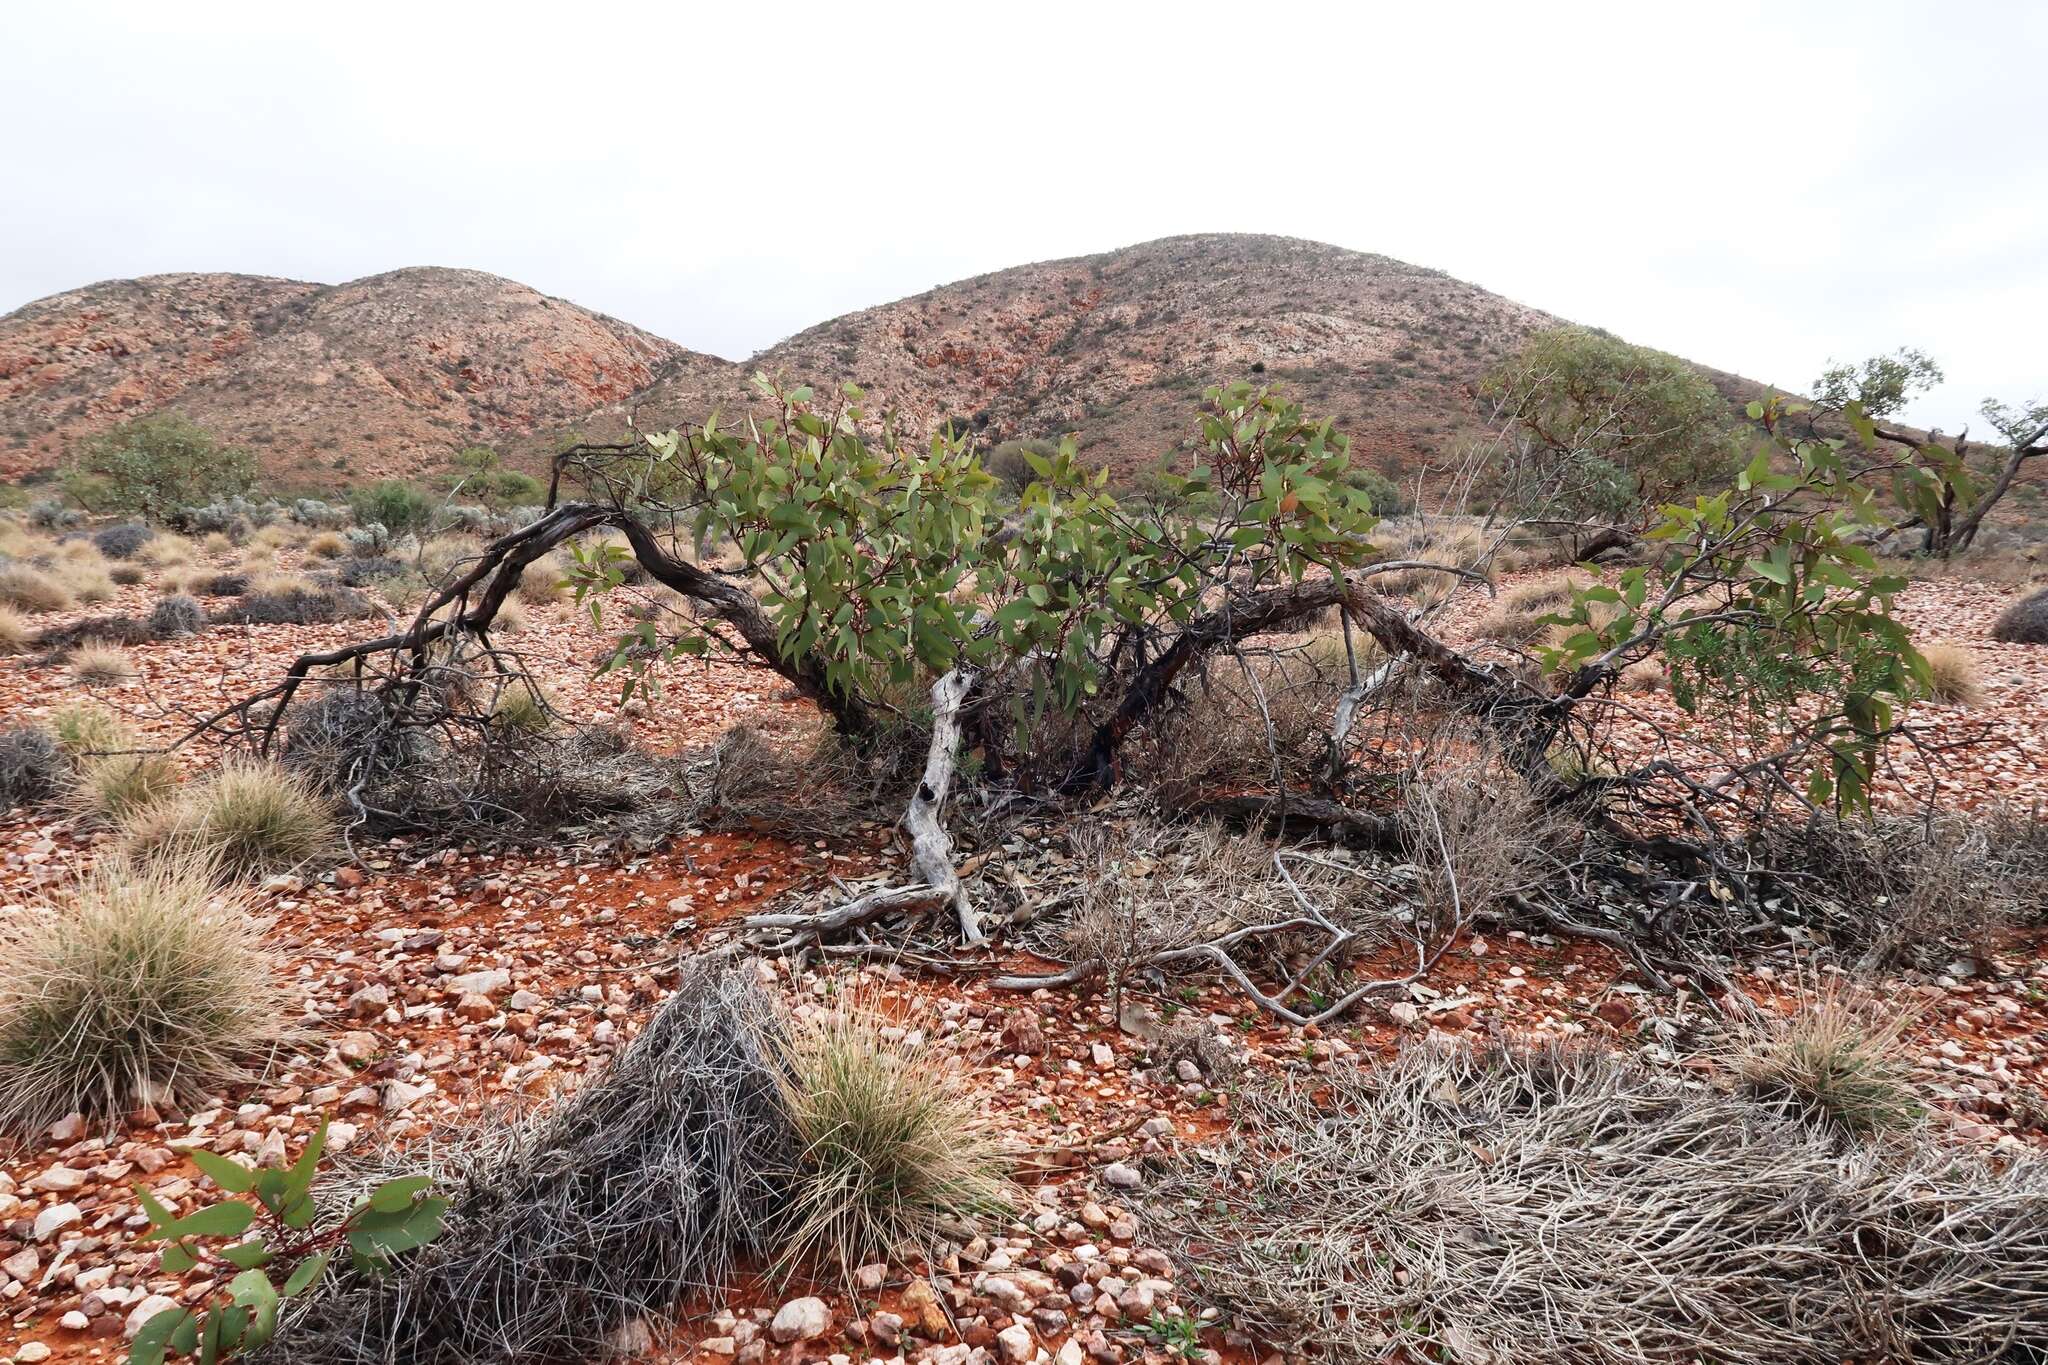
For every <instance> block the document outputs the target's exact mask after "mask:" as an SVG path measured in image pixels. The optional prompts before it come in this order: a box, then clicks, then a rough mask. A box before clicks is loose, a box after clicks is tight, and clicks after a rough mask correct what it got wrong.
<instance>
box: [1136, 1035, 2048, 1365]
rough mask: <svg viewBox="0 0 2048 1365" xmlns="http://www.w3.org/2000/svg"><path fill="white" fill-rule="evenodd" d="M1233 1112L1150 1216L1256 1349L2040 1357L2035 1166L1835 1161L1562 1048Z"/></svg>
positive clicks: (1398, 1354)
mask: <svg viewBox="0 0 2048 1365" xmlns="http://www.w3.org/2000/svg"><path fill="white" fill-rule="evenodd" d="M1318 1081H1319V1083H1321V1082H1322V1078H1318ZM1243 1112H1245V1114H1246V1119H1245V1128H1244V1129H1243V1131H1242V1132H1241V1133H1240V1135H1239V1136H1238V1137H1237V1138H1236V1139H1235V1140H1234V1141H1232V1142H1230V1143H1227V1144H1224V1145H1222V1146H1221V1147H1211V1148H1209V1149H1208V1150H1206V1151H1205V1152H1204V1153H1203V1159H1202V1160H1195V1159H1192V1158H1190V1159H1186V1160H1183V1161H1182V1162H1180V1163H1179V1164H1178V1165H1177V1166H1176V1167H1175V1168H1174V1169H1173V1170H1172V1171H1171V1172H1170V1174H1169V1176H1168V1177H1167V1179H1166V1180H1165V1181H1164V1182H1163V1184H1162V1186H1161V1187H1160V1188H1159V1190H1158V1199H1157V1202H1156V1203H1155V1204H1154V1216H1155V1219H1157V1220H1158V1221H1161V1222H1163V1223H1164V1224H1165V1226H1166V1230H1167V1231H1168V1232H1169V1233H1170V1235H1171V1237H1172V1242H1173V1244H1175V1245H1177V1251H1178V1255H1177V1259H1178V1260H1179V1261H1180V1262H1181V1264H1182V1265H1183V1266H1184V1267H1185V1268H1186V1270H1187V1273H1188V1274H1189V1276H1190V1277H1191V1279H1192V1281H1193V1283H1194V1285H1195V1286H1196V1287H1197V1288H1198V1290H1199V1292H1200V1293H1201V1295H1202V1296H1203V1297H1204V1298H1205V1299H1206V1300H1207V1301H1208V1302H1210V1303H1212V1304H1214V1305H1216V1306H1217V1307H1219V1308H1221V1309H1223V1310H1224V1311H1225V1312H1226V1313H1228V1314H1229V1315H1230V1317H1231V1319H1232V1320H1233V1321H1234V1322H1235V1323H1237V1325H1238V1326H1240V1327H1241V1328H1243V1329H1245V1330H1248V1331H1251V1332H1254V1333H1256V1334H1258V1335H1259V1336H1260V1337H1262V1338H1264V1339H1265V1340H1267V1341H1269V1342H1270V1343H1271V1344H1274V1345H1277V1346H1282V1347H1286V1348H1289V1349H1313V1350H1315V1351H1316V1352H1318V1353H1320V1354H1321V1355H1323V1357H1324V1358H1326V1359H1329V1360H1332V1361H1340V1362H1365V1361H1382V1360H1389V1359H1442V1360H1455V1361H1463V1362H1480V1361H1486V1362H1494V1365H1507V1362H1514V1363H1515V1365H1553V1363H1555V1365H1640V1362H1643V1361H1645V1360H1711V1361H1716V1362H1724V1363H1727V1365H1839V1362H1841V1361H1843V1360H1845V1359H1851V1358H1855V1359H1863V1360H1941V1361H1975V1362H1986V1361H1994V1360H2000V1361H2006V1360H2009V1361H2021V1360H2032V1359H2038V1358H2039V1357H2040V1353H2041V1351H2042V1350H2043V1348H2044V1347H2048V1168H2044V1167H2043V1165H2042V1164H2041V1163H2040V1162H2038V1161H2032V1160H2021V1161H2014V1162H2010V1163H2007V1164H2004V1165H2003V1166H1998V1165H1993V1164H1991V1163H1989V1162H1987V1161H1986V1160H1984V1159H1982V1158H1980V1157H1978V1156H1976V1155H1974V1154H1970V1153H1964V1152H1958V1151H1955V1150H1951V1149H1948V1148H1944V1147H1942V1146H1939V1145H1937V1144H1935V1143H1932V1142H1907V1141H1897V1142H1888V1143H1880V1144H1874V1145H1869V1146H1855V1145H1852V1146H1849V1147H1844V1146H1843V1145H1842V1144H1841V1143H1839V1141H1838V1140H1837V1139H1836V1138H1834V1137H1833V1136H1832V1135H1830V1134H1828V1133H1826V1132H1823V1131H1820V1130H1817V1129H1815V1128H1813V1127H1810V1126H1807V1125H1805V1124H1802V1123H1799V1122H1797V1121H1794V1120H1789V1119H1786V1118H1783V1117H1780V1116H1778V1115H1776V1114H1774V1113H1773V1112H1772V1111H1771V1110H1770V1109H1769V1108H1767V1107H1763V1106H1759V1105H1758V1104H1756V1103H1755V1102H1754V1101H1751V1100H1748V1099H1745V1098H1742V1097H1739V1096H1734V1095H1728V1094H1722V1093H1718V1092H1715V1091H1711V1090H1707V1089H1704V1088H1697V1087H1690V1086H1688V1085H1686V1084H1685V1083H1683V1082H1681V1081H1679V1080H1677V1079H1674V1078H1672V1077H1670V1076H1667V1075H1664V1074H1658V1073H1653V1072H1651V1071H1649V1070H1647V1069H1645V1068H1644V1067H1642V1066H1641V1065H1640V1064H1638V1063H1635V1062H1632V1061H1630V1060H1628V1059H1625V1058H1621V1057H1616V1056H1613V1055H1610V1054H1607V1053H1605V1052H1602V1051H1598V1050H1594V1049H1581V1048H1574V1047H1565V1046H1551V1047H1548V1048H1542V1049H1533V1050H1519V1049H1509V1048H1505V1047H1501V1046H1489V1047H1485V1048H1480V1049H1466V1048H1453V1047H1444V1046H1429V1045H1420V1044H1418V1045H1414V1046H1411V1047H1409V1048H1408V1049H1407V1050H1405V1051H1404V1052H1403V1053H1402V1054H1401V1055H1400V1057H1399V1058H1398V1059H1397V1060H1395V1061H1394V1062H1392V1063H1391V1064H1388V1065H1386V1066H1384V1067H1381V1068H1377V1069H1374V1070H1371V1071H1364V1072H1359V1073H1352V1074H1344V1073H1339V1074H1338V1075H1337V1076H1335V1077H1334V1078H1331V1079H1329V1080H1328V1082H1327V1086H1326V1089H1325V1090H1324V1091H1322V1092H1321V1093H1316V1092H1311V1091H1310V1090H1308V1089H1307V1088H1306V1087H1303V1088H1301V1089H1295V1090H1282V1091H1278V1092H1273V1093H1267V1094H1263V1095H1257V1096H1253V1097H1250V1098H1249V1102H1248V1103H1247V1104H1246V1105H1245V1106H1244V1111H1243Z"/></svg>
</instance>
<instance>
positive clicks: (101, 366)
mask: <svg viewBox="0 0 2048 1365" xmlns="http://www.w3.org/2000/svg"><path fill="white" fill-rule="evenodd" d="M1558 321H1559V320H1558V319H1557V318H1554V317H1552V316H1550V315H1548V314H1546V313H1542V312H1539V311H1537V310H1536V309H1533V308H1528V307H1525V306H1523V305H1521V304H1518V303H1515V302H1513V301H1511V300H1508V299H1504V298H1501V297H1500V296H1498V295H1495V294H1490V293H1488V292H1486V291H1485V290H1483V289H1480V288H1478V287H1477V286H1474V285H1470V284H1466V283H1463V282H1462V281H1459V280H1455V279H1452V278H1451V277H1449V276H1447V275H1444V274H1442V273H1440V272H1438V271H1434V270H1425V269H1421V268H1419V267H1416V266H1411V265H1405V264H1403V263H1401V262H1399V261H1395V260H1390V259H1388V258H1387V257H1384V256H1373V255H1368V254H1366V253H1363V252H1357V251H1347V250H1344V249H1342V248H1339V247H1333V246H1326V245H1323V244H1321V243H1316V242H1306V241H1300V240H1296V239H1293V238H1285V237H1265V236H1250V235H1238V234H1208V235H1201V236H1190V237H1169V238H1165V239H1163V240H1160V241H1155V242H1146V243H1143V244H1142V245H1139V246H1133V247H1128V248H1125V249H1123V250H1120V251H1110V252H1105V253H1103V254H1101V255H1096V256H1082V257H1076V258H1073V259H1071V260H1062V261H1048V262H1044V263H1041V264H1037V265H1026V266H1018V267H1016V268H1015V269H1011V270H1003V271H999V272H997V273H995V274H991V275H983V276H980V277H978V278H975V279H971V280H963V281H961V282H959V283H957V284H949V285H945V286H943V287H941V288H938V289H934V290H931V291H930V292H928V293H924V294H920V295H917V296H916V297H914V298H907V299H901V300H899V301H897V302H895V303H888V304H883V305H881V306H879V307H875V308H868V309H864V310H862V311H860V312H857V313H850V314H848V315H847V316H845V317H842V318H837V319H834V320H833V321H831V322H826V323H822V324H820V325H819V326H816V327H813V328H811V329H809V330H808V331H805V332H802V333H799V334H798V335H796V336H794V337H791V338H789V339H788V340H787V341H784V342H781V343H779V344H777V345H775V346H772V347H770V348H769V349H767V350H766V351H763V352H761V353H760V354H759V355H756V356H754V357H753V358H752V359H750V360H748V361H745V362H744V363H739V364H735V363H732V362H729V361H725V360H720V359H718V358H717V357H714V356H709V355H703V354H700V353H697V352H693V351H689V350H686V349H684V348H683V347H681V346H679V345H677V344H675V343H674V342H670V341H666V340H663V339H662V338H659V337H656V336H653V335H650V334H649V333H646V332H643V331H640V330H639V329H637V328H634V327H631V326H628V325H626V324H624V323H621V322H617V321H614V320H613V319H611V318H607V317H603V316H600V315H598V314H595V313H591V312H588V311H586V310H584V309H582V308H578V307H576V306H575V305H573V304H570V303H565V302H563V301H562V300H559V299H551V298H548V297H546V296H544V295H541V294H539V293H536V292H535V291H534V290H532V289H529V288H527V287H526V286H524V285H521V284H516V283H514V282H512V281H510V280H504V279H500V278H498V277H496V276H492V275H486V274H481V273H479V272H475V271H467V270H443V269H413V270H400V271H394V272H392V273H390V274H386V275H377V276H373V277H371V278H369V279H363V280H356V281H354V282H352V283H349V284H343V285H334V286H324V285H316V284H306V283H302V282H299V281H292V280H276V279H265V278H259V277H253V276H244V275H158V276H151V277H148V278H145V279H139V280H121V281H113V282H109V283H105V284H98V285H93V286H90V287H88V288H85V289H79V290H74V291H72V292H70V293H67V294H60V295H57V296H55V297H53V298H48V299H43V300H41V301H39V302H36V303H32V304H29V305H28V306H26V307H24V308H21V309H19V310H17V311H16V312H14V313H12V314H9V315H8V316H6V317H5V318H0V473H4V474H6V475H9V476H11V477H19V476H20V475H22V474H23V473H25V472H27V471H29V470H31V469H38V468H47V467H49V466H51V465H53V464H55V463H56V462H57V461H58V460H59V459H61V458H62V456H63V454H64V453H65V451H66V450H67V448H68V447H69V446H70V445H71V443H73V442H74V441H75V440H76V439H77V438H78V437H80V436H82V435H85V434H87V433H90V432H92V431H95V430H98V429H101V428H103V427H106V426H108V425H111V424H113V423H115V422H118V421H121V420H124V419H126V418H129V417H133V416H137V415H140V414H142V413H146V412H150V411H155V410H158V409H163V408H170V409H175V410H177V411H180V412H183V413H185V414H186V415H187V416H190V417H191V418H193V419H194V420H196V421H198V422H200V423H202V424H204V425H206V426H208V427H210V428H212V429H213V430H215V431H216V432H218V433H219V434H220V435H221V436H223V437H224V438H226V439H228V440H232V441H237V442H241V443H244V444H246V445H248V446H250V447H251V448H252V449H254V450H255V451H256V452H257V454H258V456H259V458H260V459H261V461H262V463H263V467H264V469H265V471H266V474H268V475H270V476H271V477H273V478H274V479H276V480H277V481H279V482H280V483H281V484H285V485H292V484H302V485H312V484H329V485H331V484H342V483H350V482H355V481H359V480H362V479H365V478H370V477H375V476H379V475H384V474H411V475H415V476H417V475H422V474H425V473H427V472H428V471H430V470H433V469H435V468H437V467H439V466H441V465H442V464H443V463H444V462H445V461H446V459H447V457H448V456H449V455H450V454H452V453H453V452H454V451H455V450H457V449H459V448H460V447H462V446H464V445H467V444H471V443H474V442H488V443H491V444H494V445H498V446H499V447H501V448H504V449H507V450H510V451H512V452H514V453H515V454H517V455H518V456H520V457H521V458H523V459H524V460H525V461H527V462H529V463H532V464H538V463H539V462H540V461H541V459H543V458H544V455H545V453H546V452H547V451H548V450H549V449H550V448H552V447H553V446H554V445H555V444H556V443H557V442H558V441H560V440H562V439H564V438H565V437H566V436H567V435H569V434H571V433H576V434H583V435H589V436H606V435H611V434H615V433H617V432H619V431H621V430H623V429H624V428H625V426H626V424H627V422H628V421H629V420H636V419H637V420H638V422H639V423H640V424H641V425H642V426H643V427H653V426H659V425H665V424H668V423H672V422H680V421H684V420H701V419H702V418H703V416H704V415H705V414H706V413H708V412H709V411H711V410H712V409H713V408H717V409H720V410H721V411H723V412H724V413H726V414H727V415H729V416H737V415H739V414H740V413H741V412H742V411H744V410H745V409H746V408H747V407H748V405H749V404H750V402H751V401H752V400H751V390H750V388H749V385H748V383H747V378H748V376H749V375H750V374H752V373H753V372H754V371H755V370H757V369H758V370H765V371H766V372H768V373H769V374H771V375H774V376H777V377H780V378H784V379H787V380H790V381H792V382H807V383H812V384H816V385H818V386H819V387H820V388H821V389H822V388H829V387H832V386H836V385H837V384H838V383H840V382H841V381H843V380H847V379H852V380H855V381H857V382H858V383H860V384H861V385H863V386H864V387H865V388H866V389H867V390H868V391H869V407H870V409H871V411H873V412H874V413H876V414H878V415H879V413H881V412H882V411H883V410H885V409H887V410H890V411H893V412H894V413H895V414H896V415H897V418H898V421H899V424H900V425H902V426H904V427H905V428H907V429H909V430H910V431H912V432H913V433H915V434H920V435H921V434H925V433H928V432H929V431H930V430H931V429H932V428H933V427H934V426H935V425H936V424H937V423H938V422H939V421H940V420H941V419H942V418H945V417H949V416H950V417H957V418H960V419H963V420H968V421H971V422H972V423H974V424H975V425H976V427H977V428H978V429H980V430H981V431H982V432H983V433H984V434H985V436H986V438H987V439H989V440H991V441H995V440H1001V439H1004V438H1007V437H1012V436H1045V437H1056V436H1059V435H1061V434H1063V433H1066V432H1069V431H1072V432H1076V433H1078V434H1079V436H1080V437H1081V439H1082V441H1083V443H1084V446H1085V448H1086V449H1087V451H1088V453H1089V455H1090V456H1091V457H1092V458H1094V459H1097V460H1102V461H1105V462H1108V463H1111V464H1113V465H1115V466H1117V467H1118V468H1120V469H1122V470H1126V471H1129V470H1134V469H1139V468H1142V467H1144V466H1145V465H1147V464H1149V463H1151V462H1152V461H1154V460H1156V459H1157V458H1158V457H1159V456H1160V455H1161V454H1163V453H1165V452H1166V451H1167V450H1169V449H1171V448H1172V447H1173V446H1174V445H1175V444H1176V443H1178V442H1180V441H1182V440H1184V439H1186V438H1187V436H1188V435H1189V434H1190V432H1191V431H1192V430H1193V425H1192V422H1191V419H1190V414H1191V410H1192V408H1193V406H1194V404H1195V403H1196V401H1197V399H1198V397H1199V394H1200V391H1201V390H1202V389H1203V388H1204V387H1206V386H1207V385H1210V384H1213V383H1218V382H1224V381H1228V380H1233V379H1241V378H1263V379H1266V380H1273V381H1278V382H1280V383H1282V384H1284V385H1285V386H1287V387H1288V388H1289V389H1291V390H1292V391H1293V392H1294V393H1295V394H1296V395H1297V396H1298V397H1300V398H1302V399H1303V400H1304V401H1305V402H1307V403H1308V404H1309V405H1310V406H1311V408H1312V410H1314V411H1316V412H1318V413H1324V414H1328V415H1330V416H1333V417H1335V418H1337V420H1338V422H1339V424H1340V425H1341V427H1342V428H1343V429H1344V430H1345V431H1347V432H1349V433H1350V434H1351V436H1352V437H1353V440H1354V444H1355V448H1356V449H1357V450H1358V451H1359V452H1360V453H1361V454H1362V455H1363V456H1364V458H1365V459H1367V460H1368V461H1370V462H1372V463H1374V464H1376V465H1378V466H1380V467H1381V468H1383V469H1386V470H1387V471H1389V472H1390V473H1393V474H1396V475H1397V476H1398V475H1400V474H1403V473H1407V472H1411V471H1413V470H1415V469H1416V468H1417V467H1418V466H1419V465H1420V464H1422V463H1423V462H1426V461H1429V460H1431V459H1437V460H1439V461H1440V460H1441V459H1443V458H1445V457H1448V456H1449V455H1450V454H1451V453H1452V451H1453V450H1454V449H1455V446H1456V444H1457V442H1458V439H1459V438H1460V437H1462V436H1465V435H1468V434H1475V433H1476V431H1477V427H1478V424H1477V418H1476V415H1475V412H1474V405H1473V403H1472V400H1471V398H1470V395H1469V391H1468V390H1469V386H1470V385H1472V384H1473V383H1474V382H1475V381H1476V380H1477V379H1478V378H1479V376H1480V375H1482V374H1483V373H1484V372H1485V371H1486V370H1487V369H1488V368H1489V367H1491V366H1492V365H1494V364H1495V363H1496V362H1498V361H1499V360H1500V359H1501V358H1502V357H1504V356H1506V355H1507V354H1509V353H1510V352H1512V351H1513V350H1514V349H1515V348H1516V347H1517V346H1518V345H1519V344H1520V343H1521V342H1522V340H1523V339H1524V338H1526V337H1527V336H1528V335H1529V334H1531V333H1532V332H1534V331H1537V330H1540V329H1542V328H1545V327H1549V326H1554V325H1556V324H1557V323H1558ZM1725 378H1726V379H1727V380H1728V381H1729V382H1731V383H1733V384H1736V385H1740V384H1741V383H1742V382H1743V381H1739V380H1735V379H1734V377H1733V376H1726V377H1725Z"/></svg>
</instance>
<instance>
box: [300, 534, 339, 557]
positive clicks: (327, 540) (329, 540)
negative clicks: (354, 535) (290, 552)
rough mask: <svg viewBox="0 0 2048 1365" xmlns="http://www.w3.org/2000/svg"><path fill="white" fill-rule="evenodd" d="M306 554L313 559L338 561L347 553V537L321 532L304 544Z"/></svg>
mask: <svg viewBox="0 0 2048 1365" xmlns="http://www.w3.org/2000/svg"><path fill="white" fill-rule="evenodd" d="M306 553H307V554H309V555H311V556H313V558H315V559H340V558H341V557H342V556H343V555H345V554H347V553H348V537H347V536H344V535H341V534H340V533H339V532H335V531H322V532H321V533H320V534H319V535H317V536H314V537H313V538H312V539H311V540H309V541H307V542H306Z"/></svg>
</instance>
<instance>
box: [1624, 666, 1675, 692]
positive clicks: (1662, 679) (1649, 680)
mask: <svg viewBox="0 0 2048 1365" xmlns="http://www.w3.org/2000/svg"><path fill="white" fill-rule="evenodd" d="M1619 682H1620V684H1621V690H1622V691H1624V692H1662V691H1663V690H1664V689H1665V688H1666V687H1669V686H1670V685H1671V676H1670V674H1668V673H1666V672H1665V671H1664V664H1663V661H1662V660H1659V659H1640V660H1637V661H1636V662H1635V663H1632V664H1630V665H1629V666H1628V667H1627V668H1624V669H1622V670H1621V677H1620V679H1619Z"/></svg>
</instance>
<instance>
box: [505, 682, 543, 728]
mask: <svg viewBox="0 0 2048 1365" xmlns="http://www.w3.org/2000/svg"><path fill="white" fill-rule="evenodd" d="M554 723H555V722H554V715H553V713H552V712H551V711H550V710H549V708H548V704H547V699H546V698H545V697H543V696H542V695H541V694H540V693H539V692H538V691H536V690H535V689H534V688H533V687H532V686H530V685H528V684H525V683H517V682H515V683H513V684H512V685H511V686H509V687H507V688H506V689H505V690H504V691H503V692H502V693H500V694H499V696H498V700H497V702H496V703H495V704H494V705H493V706H492V707H491V724H493V725H495V726H497V727H499V728H500V729H504V730H511V731H514V732H516V733H518V734H522V735H539V734H545V733H547V731H548V730H549V728H550V727H552V726H553V725H554Z"/></svg>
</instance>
